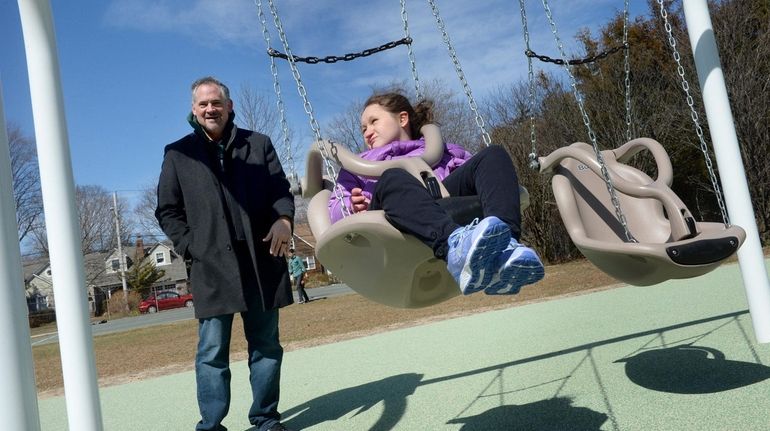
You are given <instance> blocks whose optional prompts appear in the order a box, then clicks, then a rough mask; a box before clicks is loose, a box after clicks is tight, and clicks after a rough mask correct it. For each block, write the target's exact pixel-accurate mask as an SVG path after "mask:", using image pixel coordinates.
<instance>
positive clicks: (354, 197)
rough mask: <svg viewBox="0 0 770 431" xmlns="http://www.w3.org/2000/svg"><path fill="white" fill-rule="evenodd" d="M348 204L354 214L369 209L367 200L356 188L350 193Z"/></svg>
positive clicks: (359, 189)
mask: <svg viewBox="0 0 770 431" xmlns="http://www.w3.org/2000/svg"><path fill="white" fill-rule="evenodd" d="M350 204H351V205H352V206H353V212H354V213H360V212H362V211H366V210H368V209H369V200H368V199H366V196H364V191H363V190H361V188H360V187H356V188H354V189H353V190H351V191H350Z"/></svg>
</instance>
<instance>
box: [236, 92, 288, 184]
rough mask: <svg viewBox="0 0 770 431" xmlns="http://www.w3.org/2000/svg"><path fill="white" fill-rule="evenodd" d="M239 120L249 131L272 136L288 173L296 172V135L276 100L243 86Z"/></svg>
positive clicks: (238, 112)
mask: <svg viewBox="0 0 770 431" xmlns="http://www.w3.org/2000/svg"><path fill="white" fill-rule="evenodd" d="M237 98H238V111H237V117H236V119H237V118H240V119H241V120H242V122H243V123H242V124H243V125H244V127H246V128H247V129H249V130H253V131H255V132H259V133H262V134H265V135H267V136H270V138H271V140H272V141H273V145H274V146H275V151H277V152H278V159H279V160H280V161H281V164H282V165H283V167H284V169H285V170H287V172H294V171H295V169H296V168H295V162H296V159H297V155H298V154H299V153H298V148H297V146H296V145H292V142H293V141H292V140H293V139H294V134H293V132H292V130H291V129H290V128H289V127H288V125H287V124H285V123H284V121H285V119H284V118H281V113H280V112H279V110H278V106H277V103H276V101H275V98H273V97H269V96H267V95H265V94H264V93H262V92H260V91H259V90H256V89H255V87H253V86H251V85H250V84H242V85H241V87H240V89H239V91H238V96H237Z"/></svg>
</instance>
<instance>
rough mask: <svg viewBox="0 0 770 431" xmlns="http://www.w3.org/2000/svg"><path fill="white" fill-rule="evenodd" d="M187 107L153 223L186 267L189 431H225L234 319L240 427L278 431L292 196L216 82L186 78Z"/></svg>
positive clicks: (168, 154) (273, 160) (266, 141)
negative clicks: (239, 328)
mask: <svg viewBox="0 0 770 431" xmlns="http://www.w3.org/2000/svg"><path fill="white" fill-rule="evenodd" d="M192 102H193V103H192V112H191V114H190V115H189V116H188V121H189V123H190V125H191V126H192V128H193V132H192V133H190V134H189V135H187V136H185V137H183V138H182V139H180V140H178V141H176V142H174V143H172V144H170V145H168V146H167V147H166V149H165V156H164V158H163V167H162V169H161V174H160V179H159V181H158V208H157V209H156V211H155V216H156V217H157V219H158V222H160V226H161V227H162V228H163V231H164V232H165V233H166V235H168V237H169V238H170V239H171V240H172V241H173V242H174V248H175V250H176V251H177V253H179V255H180V256H184V258H185V259H189V260H191V261H192V265H191V267H190V283H191V287H192V293H193V296H194V298H195V317H196V318H198V321H199V324H198V338H199V340H198V351H197V354H196V357H195V377H196V382H197V388H198V389H197V391H198V406H199V408H200V414H201V420H200V422H198V424H197V426H196V427H195V429H196V430H197V431H208V430H216V431H224V430H226V428H225V427H224V426H222V420H223V419H224V418H225V416H226V415H227V412H228V409H229V406H230V368H229V348H230V336H231V328H232V322H233V315H234V313H241V317H242V318H243V326H244V332H245V333H246V339H247V341H248V354H249V359H248V364H249V373H250V377H249V379H250V382H251V391H252V396H253V403H252V405H251V408H250V409H249V421H250V422H251V423H252V424H253V425H255V429H256V430H258V431H286V430H288V428H286V427H285V426H284V425H282V424H281V423H280V417H281V416H280V414H279V413H278V396H279V386H280V370H281V360H282V358H283V348H282V347H281V344H280V342H279V340H278V309H279V308H280V307H283V306H286V305H289V304H291V303H292V302H293V298H292V292H291V283H290V282H289V273H288V270H287V266H286V260H285V258H284V257H283V256H284V255H285V254H286V251H287V248H288V245H287V244H288V241H289V239H290V238H291V232H292V224H293V219H294V199H293V196H292V195H291V193H290V192H289V183H288V181H287V180H286V176H285V174H284V172H283V169H282V168H281V164H280V162H279V160H278V156H277V155H276V152H275V149H274V148H273V145H272V143H271V142H270V138H268V137H267V136H265V135H262V134H259V133H255V132H252V131H249V130H244V129H240V128H238V127H236V126H235V124H234V123H233V118H234V116H235V113H234V112H233V102H232V101H231V100H230V92H229V90H228V88H227V87H226V86H225V85H224V84H222V83H221V82H219V81H218V80H216V79H215V78H212V77H205V78H201V79H199V80H197V81H195V82H194V83H193V85H192Z"/></svg>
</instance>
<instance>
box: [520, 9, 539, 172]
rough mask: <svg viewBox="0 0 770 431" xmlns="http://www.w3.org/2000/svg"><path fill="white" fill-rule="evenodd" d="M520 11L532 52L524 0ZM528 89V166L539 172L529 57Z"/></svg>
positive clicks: (527, 48)
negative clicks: (529, 148) (529, 149)
mask: <svg viewBox="0 0 770 431" xmlns="http://www.w3.org/2000/svg"><path fill="white" fill-rule="evenodd" d="M519 11H520V12H521V29H522V32H523V33H524V45H525V46H526V51H525V52H527V51H531V50H530V47H529V28H528V26H527V11H526V9H525V8H524V0H519ZM527 83H528V85H527V87H528V91H529V103H528V105H527V109H528V110H529V142H530V143H531V144H532V149H531V151H530V153H529V160H528V166H529V167H530V169H534V170H539V169H540V162H538V161H537V136H536V135H535V73H534V71H533V69H532V57H530V56H527Z"/></svg>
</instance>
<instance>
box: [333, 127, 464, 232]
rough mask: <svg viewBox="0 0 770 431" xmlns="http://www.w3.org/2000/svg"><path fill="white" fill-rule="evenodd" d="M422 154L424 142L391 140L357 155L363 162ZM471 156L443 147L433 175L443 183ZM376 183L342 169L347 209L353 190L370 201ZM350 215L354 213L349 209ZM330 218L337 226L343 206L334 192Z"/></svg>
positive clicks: (458, 148)
mask: <svg viewBox="0 0 770 431" xmlns="http://www.w3.org/2000/svg"><path fill="white" fill-rule="evenodd" d="M423 152H425V140H423V139H420V140H417V141H394V142H391V143H390V144H388V145H384V146H382V147H379V148H373V149H371V150H368V151H364V152H363V153H360V154H359V156H360V157H361V158H363V159H366V160H374V161H379V160H393V159H401V158H404V157H414V156H419V155H421V154H422V153H423ZM471 156H472V155H471V153H469V152H468V151H466V150H465V149H464V148H463V147H461V146H459V145H455V144H446V148H445V149H444V156H443V157H442V158H441V161H440V162H439V163H438V164H437V165H436V166H435V167H434V168H433V173H434V174H435V175H436V177H438V179H439V180H441V181H443V180H444V178H446V177H447V176H448V175H449V174H451V173H452V171H454V170H455V169H457V168H458V167H459V166H460V165H462V164H463V163H465V162H466V161H467V160H468V159H470V158H471ZM376 184H377V180H375V179H370V178H364V177H360V176H358V175H355V174H353V173H350V172H348V171H346V170H345V169H341V170H340V173H339V175H338V176H337V186H338V187H339V188H340V190H341V191H342V201H343V202H344V203H345V205H347V207H348V208H349V209H351V208H352V206H351V205H350V191H351V190H352V189H354V188H356V187H359V188H361V190H363V194H364V196H365V197H366V199H367V200H369V201H371V199H372V194H373V193H374V186H375V185H376ZM350 212H351V213H352V212H353V211H352V209H351V211H350ZM329 215H330V216H331V220H332V223H336V222H337V221H339V220H341V219H342V203H341V202H340V200H339V199H337V197H336V196H335V195H334V193H332V196H331V198H330V199H329Z"/></svg>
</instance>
